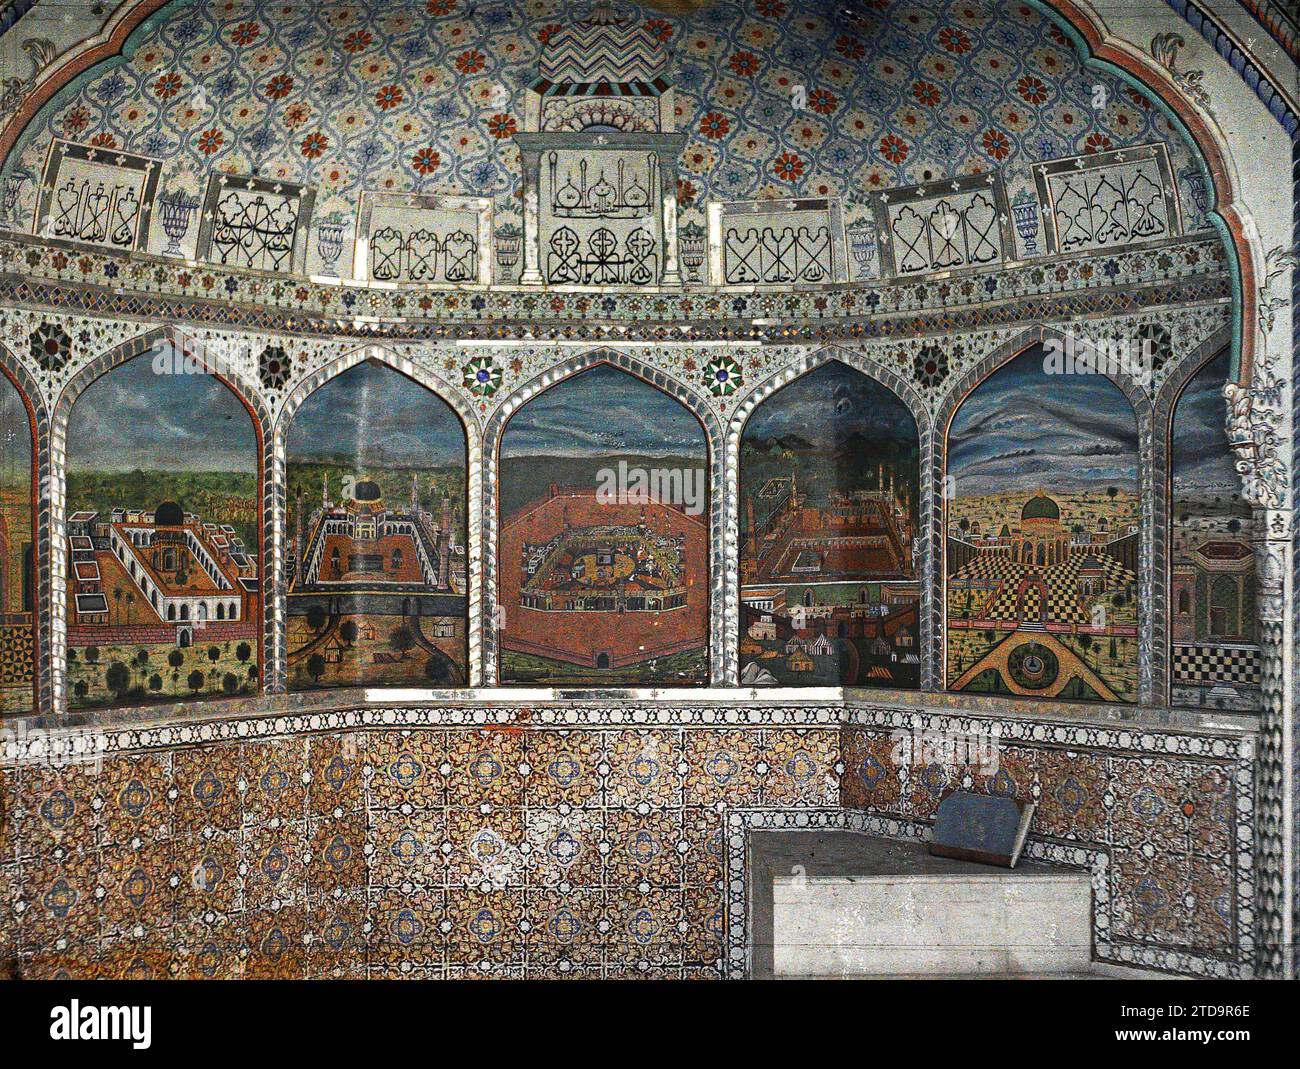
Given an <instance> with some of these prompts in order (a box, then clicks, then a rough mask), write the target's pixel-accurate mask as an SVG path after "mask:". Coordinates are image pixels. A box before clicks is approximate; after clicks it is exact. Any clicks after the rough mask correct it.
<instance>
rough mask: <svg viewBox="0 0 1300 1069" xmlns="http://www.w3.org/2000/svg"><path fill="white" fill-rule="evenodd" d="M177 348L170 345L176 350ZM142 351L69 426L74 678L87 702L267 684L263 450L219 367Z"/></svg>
mask: <svg viewBox="0 0 1300 1069" xmlns="http://www.w3.org/2000/svg"><path fill="white" fill-rule="evenodd" d="M164 355H165V354H164ZM155 363H161V364H162V365H163V366H167V367H178V366H182V365H183V364H184V361H183V360H179V359H170V358H168V359H164V360H163V361H154V360H151V358H150V357H149V356H143V357H137V358H135V359H134V360H130V361H128V362H127V363H125V364H123V365H122V366H120V367H118V368H115V369H114V370H112V371H110V372H108V373H107V374H105V375H103V376H101V377H100V378H99V379H97V380H96V381H95V382H93V383H91V385H90V386H88V387H87V388H86V390H85V392H84V393H82V394H81V396H80V397H78V399H77V402H76V404H75V405H74V406H73V409H72V416H71V419H70V422H69V424H68V504H67V510H68V519H67V535H66V537H67V559H68V570H69V574H68V578H67V585H68V607H69V613H68V684H69V701H70V703H71V704H72V705H73V706H75V707H84V706H97V705H120V704H139V703H141V702H149V701H178V700H181V699H184V700H186V701H190V700H194V699H196V698H205V697H220V696H226V697H231V696H237V695H247V694H255V693H257V690H258V649H259V645H260V635H261V632H262V612H261V591H260V586H259V571H258V562H259V556H260V546H261V537H260V526H259V523H258V516H259V507H258V486H259V476H260V471H259V467H260V455H261V447H260V444H259V442H258V436H257V433H256V431H255V429H254V424H253V420H252V416H251V414H250V413H249V412H248V410H247V409H246V408H245V407H244V404H243V403H242V402H241V401H240V400H239V399H238V398H237V397H236V396H235V394H234V393H233V392H232V391H231V390H230V389H229V388H228V387H227V386H226V385H225V384H224V383H223V382H221V381H219V380H218V379H216V378H215V377H213V376H211V375H207V374H201V373H199V374H157V373H156V372H155V370H154V364H155Z"/></svg>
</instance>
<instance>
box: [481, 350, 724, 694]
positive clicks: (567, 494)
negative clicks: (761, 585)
mask: <svg viewBox="0 0 1300 1069" xmlns="http://www.w3.org/2000/svg"><path fill="white" fill-rule="evenodd" d="M500 495H501V543H500V546H501V548H500V552H499V557H498V559H499V561H500V574H501V578H500V587H499V595H498V605H499V609H498V611H499V613H500V624H499V634H500V637H501V647H502V667H501V679H502V681H503V682H514V683H535V684H538V685H550V684H557V683H608V684H620V685H637V684H643V683H646V684H648V683H674V684H679V685H684V684H694V683H701V682H704V681H705V679H706V678H707V671H708V666H707V656H706V647H707V634H708V580H707V572H708V565H707V559H708V525H709V516H708V504H707V501H708V489H707V445H706V442H705V438H704V431H703V429H702V428H701V426H700V424H699V422H698V421H697V420H696V419H695V417H694V416H693V415H692V414H691V413H690V412H689V411H687V410H686V409H685V408H684V407H683V406H682V405H680V404H679V403H677V402H676V401H674V400H673V399H672V398H670V397H668V396H667V395H666V394H664V393H662V392H660V391H659V390H657V389H655V388H654V387H652V386H650V385H648V384H646V383H644V382H642V381H641V380H639V379H637V378H635V377H634V376H632V375H630V374H628V373H626V372H623V371H619V370H617V369H616V368H613V367H610V366H608V365H601V366H598V367H596V368H593V369H591V370H590V371H585V372H583V373H581V374H579V375H577V376H575V377H574V378H571V379H569V380H567V381H565V382H562V383H560V384H559V385H557V386H554V387H552V388H551V389H550V390H548V391H546V392H545V393H543V394H541V395H540V396H538V397H536V398H534V399H533V400H532V401H530V402H529V403H528V404H527V405H525V406H524V407H523V408H522V409H521V410H520V411H519V412H518V414H516V415H515V416H514V418H513V419H512V420H511V421H510V423H509V424H508V425H507V427H506V431H505V434H504V436H503V438H502V443H501V485H500Z"/></svg>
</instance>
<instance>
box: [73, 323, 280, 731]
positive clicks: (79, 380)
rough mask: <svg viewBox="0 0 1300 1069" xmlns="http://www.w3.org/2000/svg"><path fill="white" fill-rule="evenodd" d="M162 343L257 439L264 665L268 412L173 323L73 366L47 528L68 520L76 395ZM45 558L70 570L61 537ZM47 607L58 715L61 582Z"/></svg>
mask: <svg viewBox="0 0 1300 1069" xmlns="http://www.w3.org/2000/svg"><path fill="white" fill-rule="evenodd" d="M164 346H168V347H172V348H174V349H176V350H177V351H179V352H182V353H184V354H185V355H186V356H187V357H189V358H191V359H193V361H194V366H195V367H196V368H197V369H198V370H199V371H201V372H203V373H204V374H206V375H209V376H210V377H212V378H214V379H215V380H216V381H217V382H219V383H220V384H221V385H222V386H223V387H225V388H226V389H227V390H229V391H230V393H231V394H233V395H234V397H235V399H236V400H237V401H238V402H239V403H240V405H241V406H242V407H243V408H244V410H245V411H246V412H247V414H248V417H249V421H250V422H251V424H252V428H253V434H254V438H255V443H256V482H255V485H256V487H257V493H256V501H257V514H258V515H257V521H256V529H257V543H258V544H257V553H256V561H257V577H258V587H259V589H258V598H257V602H258V604H259V606H260V618H259V625H260V642H259V649H260V651H261V657H262V660H261V662H260V663H261V664H262V665H265V664H266V663H267V660H268V657H269V651H270V646H271V635H272V631H273V628H272V626H271V624H272V621H271V619H270V617H269V613H268V604H269V599H268V598H267V597H266V590H265V581H266V575H267V570H268V567H269V565H270V560H269V553H270V531H269V516H270V513H271V494H270V486H269V483H268V480H267V478H266V474H267V470H268V469H269V467H270V466H271V461H272V457H271V455H270V447H271V441H272V435H271V427H272V422H271V414H270V410H269V409H268V407H267V405H266V403H265V401H264V400H263V399H262V397H261V395H260V394H259V393H258V391H257V389H256V388H255V387H254V386H253V385H252V384H250V383H248V382H245V381H243V380H242V379H241V378H239V377H237V376H236V375H235V374H234V373H233V372H232V371H231V370H230V369H229V368H227V367H224V366H220V365H219V364H218V363H217V362H215V361H209V360H207V359H206V358H205V356H204V354H203V353H202V352H201V351H199V352H194V351H192V350H191V349H190V339H189V338H188V337H187V336H185V335H184V333H183V331H181V330H180V329H178V328H176V327H174V326H172V325H167V326H162V327H157V328H154V329H152V330H149V331H146V332H145V333H144V334H141V335H139V336H138V337H135V338H132V339H130V340H129V341H126V342H123V343H122V344H120V345H117V346H114V347H113V348H112V349H109V350H108V351H107V352H104V353H101V354H100V355H99V356H97V357H95V358H94V359H93V360H91V361H89V362H88V363H87V364H85V365H84V366H83V367H81V368H80V369H78V371H77V373H76V374H75V375H73V376H72V378H70V379H69V380H68V381H67V383H66V384H65V385H64V387H63V390H62V392H61V393H60V394H59V396H58V399H57V401H56V402H55V405H54V414H53V417H52V419H51V430H50V464H51V470H52V472H57V473H59V474H58V477H57V478H52V479H51V481H50V525H51V527H50V529H51V531H55V530H60V531H61V530H65V525H66V519H67V471H68V455H67V443H68V428H69V425H70V423H71V419H72V414H73V412H74V409H75V406H76V403H77V401H78V399H79V398H80V397H81V395H82V394H83V393H85V392H86V390H87V389H89V388H90V386H91V385H93V384H94V383H95V382H97V381H98V380H99V379H100V378H102V377H103V376H105V375H107V374H109V373H110V372H112V371H114V370H115V369H117V368H119V367H121V366H122V365H123V364H126V363H128V362H129V361H131V360H135V359H138V358H143V357H145V356H147V355H148V354H150V353H155V354H157V353H160V352H163V351H164V350H163V347H164ZM49 559H50V568H51V574H52V575H57V576H65V577H66V576H67V575H68V574H69V563H70V562H69V560H68V553H67V545H66V542H65V541H63V540H60V539H57V538H51V539H50V554H49ZM51 606H52V608H51V614H50V616H51V628H50V630H51V648H52V649H57V650H59V651H60V656H58V657H55V658H53V659H52V662H51V671H50V676H51V682H50V701H51V703H52V705H53V708H54V710H55V712H56V713H59V712H64V711H66V708H67V688H66V662H65V660H64V658H65V657H66V650H67V635H68V618H69V616H68V614H69V606H68V601H67V586H66V583H53V582H52V583H51ZM257 689H258V691H259V692H260V693H266V692H267V688H266V680H265V674H264V670H263V674H262V675H261V676H260V677H259V680H258V685H257Z"/></svg>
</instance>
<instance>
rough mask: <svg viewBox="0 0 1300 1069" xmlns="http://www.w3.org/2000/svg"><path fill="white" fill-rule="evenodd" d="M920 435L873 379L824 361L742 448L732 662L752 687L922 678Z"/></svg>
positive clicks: (760, 414)
mask: <svg viewBox="0 0 1300 1069" xmlns="http://www.w3.org/2000/svg"><path fill="white" fill-rule="evenodd" d="M919 472H920V468H919V441H918V438H917V432H916V423H915V421H914V420H913V419H912V416H911V413H909V412H908V410H907V408H906V406H905V405H904V404H903V403H902V401H900V400H899V399H898V398H897V397H896V396H895V395H894V394H893V393H891V392H890V391H889V390H888V389H886V388H885V387H884V386H881V385H880V384H879V383H877V382H876V381H875V380H874V379H870V378H868V377H867V376H866V375H863V374H862V373H861V372H858V371H854V370H853V369H852V368H849V367H847V366H845V365H844V364H841V363H838V362H832V363H829V364H825V365H823V366H822V367H820V368H818V369H817V370H815V371H812V372H809V373H808V374H806V375H804V376H803V377H802V378H800V379H798V380H796V381H795V382H793V383H791V384H790V385H789V386H786V387H785V388H783V389H782V390H780V391H779V392H777V393H776V394H774V395H773V396H772V397H770V398H768V399H767V400H766V401H764V402H763V403H762V404H761V405H760V406H759V407H758V408H757V409H756V410H755V411H754V414H753V415H752V416H751V417H750V419H749V422H748V423H747V424H746V425H745V433H744V437H743V439H742V441H741V446H740V584H741V586H740V605H741V636H740V664H741V677H740V681H741V683H742V684H747V685H751V686H757V685H764V684H767V685H771V684H778V683H779V684H783V685H786V686H800V685H802V686H836V685H839V684H846V685H855V686H857V685H861V686H884V687H917V686H919V685H920V659H919V656H918V653H919V651H918V647H917V642H918V639H919V630H918V620H917V614H918V605H919V599H920V586H919V583H918V577H917V564H916V558H915V549H914V545H915V538H916V534H917V524H918V519H917V482H918V478H919Z"/></svg>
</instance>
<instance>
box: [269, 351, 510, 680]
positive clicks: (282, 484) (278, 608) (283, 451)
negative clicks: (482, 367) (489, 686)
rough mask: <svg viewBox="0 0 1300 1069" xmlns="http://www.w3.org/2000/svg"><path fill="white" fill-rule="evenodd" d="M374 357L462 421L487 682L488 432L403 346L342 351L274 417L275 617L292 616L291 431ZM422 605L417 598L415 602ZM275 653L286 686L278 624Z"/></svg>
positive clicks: (476, 675)
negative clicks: (319, 399) (314, 403)
mask: <svg viewBox="0 0 1300 1069" xmlns="http://www.w3.org/2000/svg"><path fill="white" fill-rule="evenodd" d="M368 361H369V362H373V363H375V364H378V365H380V366H382V367H385V368H388V369H389V370H391V371H395V372H397V373H398V374H400V375H402V376H404V377H405V378H407V379H410V380H411V381H412V382H414V383H415V384H416V385H418V386H421V387H423V388H424V389H426V390H428V391H429V392H430V393H431V394H433V395H434V396H435V397H436V398H437V399H438V400H439V401H442V402H443V403H444V404H445V405H446V406H447V407H448V408H450V409H451V410H452V412H453V413H455V415H456V418H457V419H458V420H459V421H460V426H461V431H462V433H463V434H464V436H465V465H466V467H465V524H466V547H465V550H466V557H467V560H466V608H467V619H466V625H465V626H466V635H467V642H466V646H467V650H468V652H467V659H468V660H467V666H466V667H467V673H468V681H467V682H468V685H469V686H471V687H477V686H481V685H482V675H481V672H482V655H481V644H482V626H481V615H482V614H481V613H480V611H479V610H480V607H481V600H480V599H481V596H482V589H483V587H482V574H481V573H482V567H483V546H484V542H483V524H482V506H483V490H482V470H483V463H482V457H483V436H482V426H481V424H480V423H479V419H478V415H477V413H476V412H475V410H474V408H473V406H471V405H470V404H469V403H468V402H467V401H466V399H465V397H464V395H463V394H462V393H461V391H459V390H457V389H456V388H455V387H453V386H452V384H451V383H449V382H447V381H446V380H445V379H443V378H442V377H441V376H439V375H438V374H437V373H435V372H433V371H431V370H429V369H428V367H426V366H425V365H424V364H422V363H417V362H416V361H415V360H414V359H412V357H411V356H410V355H407V353H405V352H403V351H399V350H397V349H393V348H390V347H388V346H384V345H365V346H361V347H359V348H357V349H353V350H351V351H349V352H346V353H342V354H340V355H339V356H337V357H335V358H334V359H333V360H331V361H330V362H328V363H327V364H325V365H323V366H322V367H320V368H319V369H317V370H316V371H315V372H313V373H312V374H311V375H309V376H307V377H306V378H304V379H303V380H302V381H300V382H299V383H298V384H297V385H296V386H295V387H294V389H293V390H292V392H290V393H289V395H288V396H287V397H286V398H285V401H284V404H283V406H282V407H281V409H280V412H279V414H278V415H277V417H276V421H275V433H274V437H273V445H272V450H271V454H272V462H271V468H270V472H271V476H270V481H271V483H272V484H273V485H274V486H275V487H276V488H277V490H278V492H277V493H276V494H275V496H274V507H273V512H272V516H271V526H272V530H273V534H272V538H273V542H274V546H275V551H274V553H273V554H272V567H273V568H274V576H273V579H272V582H271V586H270V592H269V595H270V597H271V598H272V599H273V600H274V604H273V605H272V611H273V613H274V619H276V620H279V621H287V619H288V617H287V616H286V609H287V602H286V595H287V589H286V580H285V552H286V549H287V546H288V515H287V513H288V504H289V503H288V483H287V465H288V434H289V430H290V428H291V427H292V426H293V421H294V417H295V416H297V414H298V413H299V411H300V410H301V409H302V407H303V406H304V405H305V404H306V403H307V402H308V401H309V400H310V399H311V397H312V396H313V395H314V394H315V393H316V392H317V391H318V390H320V389H321V387H323V386H325V385H327V384H328V383H330V382H332V381H333V380H334V379H336V378H338V377H339V376H340V375H343V374H344V373H346V372H348V371H350V370H352V369H353V368H354V367H357V366H358V365H360V364H363V363H366V362H368ZM416 605H417V606H418V600H417V602H416ZM273 642H274V658H273V660H272V667H271V669H270V671H269V673H268V674H269V675H271V677H272V678H273V679H274V681H275V689H276V690H277V691H279V690H283V689H285V688H286V686H287V678H288V649H287V644H286V641H285V632H284V630H283V628H277V629H276V630H275V634H274V636H273Z"/></svg>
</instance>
